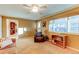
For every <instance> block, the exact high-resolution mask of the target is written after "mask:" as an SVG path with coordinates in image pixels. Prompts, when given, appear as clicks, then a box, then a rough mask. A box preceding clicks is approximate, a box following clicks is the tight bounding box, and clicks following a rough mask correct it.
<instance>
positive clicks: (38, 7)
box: [23, 4, 48, 14]
mask: <svg viewBox="0 0 79 59" xmlns="http://www.w3.org/2000/svg"><path fill="white" fill-rule="evenodd" d="M23 6H24V8H26V9H28V12H30V13H40V14H41V11H44V10H45V9H47V6H48V5H47V4H23Z"/></svg>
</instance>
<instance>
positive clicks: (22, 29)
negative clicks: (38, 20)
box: [18, 28, 27, 35]
mask: <svg viewBox="0 0 79 59" xmlns="http://www.w3.org/2000/svg"><path fill="white" fill-rule="evenodd" d="M26 31H27V28H18V35H21V34H23V33H25V32H26Z"/></svg>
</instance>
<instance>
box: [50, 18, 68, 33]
mask: <svg viewBox="0 0 79 59" xmlns="http://www.w3.org/2000/svg"><path fill="white" fill-rule="evenodd" d="M49 31H53V32H67V18H61V19H55V20H52V21H50V22H49Z"/></svg>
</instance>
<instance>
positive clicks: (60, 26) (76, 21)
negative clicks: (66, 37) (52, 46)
mask: <svg viewBox="0 0 79 59" xmlns="http://www.w3.org/2000/svg"><path fill="white" fill-rule="evenodd" d="M49 31H52V32H61V33H65V32H66V33H76V34H79V15H76V16H70V17H66V18H60V19H55V20H51V21H50V22H49Z"/></svg>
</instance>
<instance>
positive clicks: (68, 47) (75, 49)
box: [67, 46, 79, 52]
mask: <svg viewBox="0 0 79 59" xmlns="http://www.w3.org/2000/svg"><path fill="white" fill-rule="evenodd" d="M67 48H69V49H71V50H74V51H77V52H79V50H78V49H76V48H72V47H69V46H67Z"/></svg>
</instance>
